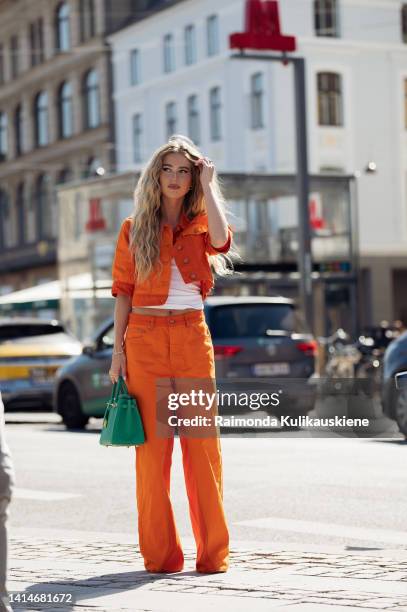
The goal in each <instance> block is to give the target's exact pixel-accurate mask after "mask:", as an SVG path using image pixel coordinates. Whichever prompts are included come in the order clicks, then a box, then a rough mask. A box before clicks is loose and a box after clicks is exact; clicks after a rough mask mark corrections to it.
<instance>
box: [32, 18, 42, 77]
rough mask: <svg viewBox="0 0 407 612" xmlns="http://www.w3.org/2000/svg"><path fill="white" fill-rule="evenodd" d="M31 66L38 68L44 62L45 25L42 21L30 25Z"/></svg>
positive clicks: (38, 20)
mask: <svg viewBox="0 0 407 612" xmlns="http://www.w3.org/2000/svg"><path fill="white" fill-rule="evenodd" d="M29 38H30V52H31V66H37V65H38V64H41V63H42V62H43V61H44V24H43V21H42V19H37V21H35V22H33V23H31V24H30V37H29Z"/></svg>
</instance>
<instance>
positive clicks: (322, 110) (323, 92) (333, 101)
mask: <svg viewBox="0 0 407 612" xmlns="http://www.w3.org/2000/svg"><path fill="white" fill-rule="evenodd" d="M317 79H318V124H319V125H331V126H342V125H343V104H342V77H341V75H340V74H337V73H335V72H319V73H318V75H317Z"/></svg>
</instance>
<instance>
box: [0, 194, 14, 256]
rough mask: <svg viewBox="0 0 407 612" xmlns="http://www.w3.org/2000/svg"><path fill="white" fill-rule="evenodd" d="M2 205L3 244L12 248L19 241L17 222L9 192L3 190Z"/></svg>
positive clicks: (0, 199) (0, 196) (0, 195)
mask: <svg viewBox="0 0 407 612" xmlns="http://www.w3.org/2000/svg"><path fill="white" fill-rule="evenodd" d="M0 205H1V217H2V234H3V236H2V238H3V246H4V247H5V248H10V247H13V246H15V244H16V242H17V224H16V219H15V217H14V214H13V212H14V211H13V209H12V206H11V201H10V196H9V194H8V193H7V192H6V191H4V190H1V191H0Z"/></svg>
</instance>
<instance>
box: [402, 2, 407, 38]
mask: <svg viewBox="0 0 407 612" xmlns="http://www.w3.org/2000/svg"><path fill="white" fill-rule="evenodd" d="M401 37H402V40H403V42H404V43H407V4H402V6H401Z"/></svg>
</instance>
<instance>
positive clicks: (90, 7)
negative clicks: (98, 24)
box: [79, 0, 96, 42]
mask: <svg viewBox="0 0 407 612" xmlns="http://www.w3.org/2000/svg"><path fill="white" fill-rule="evenodd" d="M79 29H80V39H81V42H85V41H86V40H88V39H89V38H92V37H93V36H95V32H96V28H95V5H94V0H80V3H79Z"/></svg>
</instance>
